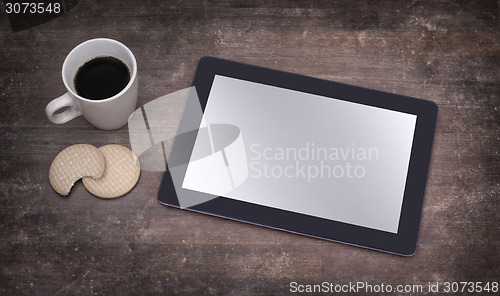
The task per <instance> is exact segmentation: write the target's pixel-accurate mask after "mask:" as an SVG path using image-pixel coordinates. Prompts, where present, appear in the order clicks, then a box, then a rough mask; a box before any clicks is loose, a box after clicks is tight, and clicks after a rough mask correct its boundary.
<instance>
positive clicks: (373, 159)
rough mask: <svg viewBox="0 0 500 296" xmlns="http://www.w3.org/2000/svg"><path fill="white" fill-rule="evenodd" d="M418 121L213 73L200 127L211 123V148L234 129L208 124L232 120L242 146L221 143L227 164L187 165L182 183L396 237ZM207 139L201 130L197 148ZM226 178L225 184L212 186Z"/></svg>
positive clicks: (404, 114) (195, 147)
mask: <svg viewBox="0 0 500 296" xmlns="http://www.w3.org/2000/svg"><path fill="white" fill-rule="evenodd" d="M365 99H369V98H365ZM416 120H417V116H416V115H414V114H409V113H403V112H398V111H392V110H388V109H383V108H378V107H373V106H367V105H363V104H359V103H353V102H349V101H345V100H339V99H336V98H332V97H324V96H320V95H314V94H310V93H305V92H300V91H296V90H290V89H286V88H281V87H275V86H270V85H266V84H262V83H255V82H251V81H247V80H240V79H236V78H231V77H226V76H223V75H215V77H214V80H213V83H212V88H211V90H210V93H209V96H208V100H207V104H206V106H205V111H204V114H203V119H202V123H201V126H200V129H199V133H200V131H202V130H206V128H207V127H208V136H209V138H210V143H211V147H210V149H212V151H213V152H217V150H218V148H217V147H216V144H214V142H215V140H214V139H215V138H221V137H222V138H224V137H225V136H226V137H229V136H230V135H225V134H224V133H234V129H230V131H227V132H225V131H224V129H211V128H210V126H212V125H228V126H234V127H236V128H238V130H239V133H240V136H241V142H242V147H243V149H242V150H241V151H231V150H229V149H226V150H224V149H223V152H224V153H225V154H224V155H223V156H224V157H223V161H224V164H225V165H226V167H227V170H225V169H216V167H217V165H214V163H213V162H210V161H206V162H204V163H199V162H198V163H196V162H194V161H190V162H189V164H188V166H187V170H186V174H185V176H184V180H183V183H182V187H183V188H185V189H188V190H193V191H196V192H202V193H207V194H211V195H215V196H224V197H226V198H230V199H234V200H239V201H244V202H248V203H252V204H257V205H262V206H267V207H272V208H276V209H281V210H286V211H291V212H295V213H300V214H305V215H311V216H315V217H321V218H324V219H328V220H333V221H338V222H343V223H348V224H352V225H357V226H362V227H366V228H370V229H375V230H381V231H385V232H389V233H395V234H397V233H398V226H399V222H400V216H401V207H402V203H403V196H404V190H405V185H406V179H407V173H408V167H409V162H410V153H411V150H412V145H413V137H414V131H415V124H416ZM203 128H205V129H203ZM203 145H204V143H202V141H201V136H200V134H198V136H197V138H196V141H195V144H194V148H193V153H195V151H197V150H199V149H202V148H203V147H202V146H203ZM231 153H232V155H230V154H231ZM207 172H209V173H208V174H207ZM203 173H204V174H203ZM200 174H202V175H203V176H204V177H203V178H201V179H200V177H199V176H200ZM228 176H229V180H230V184H231V186H229V187H227V186H216V185H217V184H218V182H219V181H218V180H221V179H225V178H227V177H228ZM214 184H215V185H214Z"/></svg>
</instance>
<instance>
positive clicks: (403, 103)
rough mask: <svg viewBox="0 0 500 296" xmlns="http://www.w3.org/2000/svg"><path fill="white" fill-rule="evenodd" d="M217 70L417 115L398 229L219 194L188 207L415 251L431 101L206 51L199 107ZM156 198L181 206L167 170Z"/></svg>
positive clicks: (382, 247) (372, 246)
mask: <svg viewBox="0 0 500 296" xmlns="http://www.w3.org/2000/svg"><path fill="white" fill-rule="evenodd" d="M215 75H222V76H227V77H232V78H237V79H242V80H247V81H251V82H256V83H261V84H266V85H271V86H276V87H281V88H286V89H290V90H296V91H301V92H306V93H311V94H315V95H321V96H325V97H329V98H335V99H339V100H343V101H348V102H353V103H359V104H363V105H368V106H373V107H379V108H384V109H389V110H393V111H399V112H403V113H407V114H414V115H416V116H417V120H416V125H415V132H414V138H413V144H412V149H411V156H410V163H409V167H408V174H407V178H406V185H405V190H404V198H403V204H402V209H401V217H400V221H399V228H398V232H397V234H394V233H390V232H385V231H380V230H375V229H370V228H366V227H361V226H356V225H352V224H347V223H343V222H338V221H332V220H328V219H324V218H319V217H314V216H309V215H305V214H299V213H295V212H290V211H286V210H280V209H276V208H271V207H266V206H262V205H257V204H252V203H248V202H243V201H238V200H234V199H230V198H225V197H222V196H220V197H217V198H215V199H212V200H210V201H207V202H205V203H202V204H198V205H196V206H193V207H190V208H187V209H188V210H193V211H197V212H203V213H206V214H211V215H216V216H220V217H224V218H229V219H234V220H238V221H243V222H248V223H252V224H257V225H261V226H265V227H271V228H276V229H281V230H285V231H289V232H294V233H299V234H303V235H308V236H313V237H318V238H322V239H326V240H331V241H336V242H342V243H347V244H352V245H357V246H361V247H366V248H370V249H376V250H380V251H385V252H389V253H395V254H399V255H404V256H411V255H413V254H414V252H415V249H416V244H417V237H418V232H419V225H420V218H421V213H422V206H423V201H424V195H425V187H426V181H427V174H428V168H429V162H430V157H431V148H432V143H433V138H434V127H435V122H436V116H437V105H436V104H435V103H433V102H430V101H425V100H420V99H415V98H411V97H406V96H401V95H396V94H391V93H386V92H381V91H376V90H371V89H366V88H361V87H356V86H351V85H346V84H342V83H338V82H333V81H328V80H322V79H318V78H313V77H308V76H303V75H298V74H293V73H288V72H282V71H277V70H271V69H267V68H262V67H257V66H252V65H247V64H242V63H238V62H233V61H228V60H222V59H218V58H213V57H204V58H202V59H201V60H200V62H199V64H198V69H197V71H196V75H195V78H194V81H193V86H195V87H196V91H197V93H198V97H199V101H200V104H201V106H202V109H203V111H204V110H205V106H206V104H207V100H208V96H209V94H210V89H211V87H212V83H213V80H214V77H215ZM174 149H175V143H174ZM158 199H159V201H160V202H161V203H162V204H165V205H169V206H174V207H179V201H178V200H177V196H176V193H175V188H174V186H173V183H172V179H171V176H170V173H169V172H168V171H167V172H165V174H164V176H163V180H162V183H161V186H160V190H159V192H158Z"/></svg>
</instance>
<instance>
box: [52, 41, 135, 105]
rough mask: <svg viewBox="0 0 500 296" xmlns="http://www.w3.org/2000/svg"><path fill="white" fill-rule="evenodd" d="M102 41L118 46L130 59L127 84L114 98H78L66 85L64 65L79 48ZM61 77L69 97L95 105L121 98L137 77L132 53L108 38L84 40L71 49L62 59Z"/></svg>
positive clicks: (123, 45)
mask: <svg viewBox="0 0 500 296" xmlns="http://www.w3.org/2000/svg"><path fill="white" fill-rule="evenodd" d="M102 41H105V42H111V43H114V44H117V45H118V46H121V47H122V48H124V49H125V51H126V52H127V53H128V54H129V55H130V56H131V57H132V59H131V60H132V69H130V70H131V72H132V73H131V76H130V80H129V82H128V83H127V85H126V86H125V87H124V88H123V89H122V90H121V91H120V92H119V93H117V94H115V95H114V96H112V97H109V98H105V99H101V100H91V99H87V98H85V97H82V96H80V95H79V94H78V93H76V91H74V90H73V89H72V88H71V86H70V85H69V84H68V81H67V80H66V77H65V75H64V74H65V73H64V70H65V69H66V65H67V62H68V59H69V58H70V56H72V55H73V54H75V52H77V51H78V50H79V49H80V48H82V47H83V46H85V45H87V44H88V43H93V42H102ZM95 57H99V55H96V56H95ZM85 63H86V62H85ZM61 75H62V79H63V83H64V86H65V87H66V89H67V90H68V91H69V92H70V93H71V95H73V96H75V97H77V98H78V99H80V100H83V101H87V102H92V103H96V104H98V103H105V102H109V101H112V100H114V99H116V98H118V97H120V96H122V95H123V94H124V93H125V92H127V91H128V90H129V89H130V87H131V86H132V84H133V83H134V81H135V79H136V77H137V61H136V59H135V56H134V53H133V52H132V51H131V50H130V48H128V47H127V46H126V45H125V44H123V43H121V42H120V41H117V40H114V39H110V38H94V39H89V40H86V41H84V42H82V43H80V44H78V45H77V46H75V48H73V49H72V50H71V51H70V52H69V53H68V55H67V56H66V58H65V59H64V62H63V65H62V71H61Z"/></svg>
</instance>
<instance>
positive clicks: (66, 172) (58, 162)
mask: <svg viewBox="0 0 500 296" xmlns="http://www.w3.org/2000/svg"><path fill="white" fill-rule="evenodd" d="M104 167H105V159H104V155H103V154H102V153H101V151H99V149H97V148H96V147H94V146H92V145H89V144H76V145H72V146H69V147H67V148H65V149H64V150H62V151H61V152H59V154H57V156H56V157H55V158H54V160H53V161H52V164H51V165H50V169H49V181H50V185H51V186H52V188H54V190H55V191H56V192H57V193H59V194H60V195H62V196H67V195H68V194H69V192H70V191H71V188H72V187H73V185H74V184H75V182H76V181H78V180H79V179H80V178H82V177H90V178H89V179H92V178H100V177H101V176H102V175H103V173H104Z"/></svg>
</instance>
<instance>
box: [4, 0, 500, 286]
mask: <svg viewBox="0 0 500 296" xmlns="http://www.w3.org/2000/svg"><path fill="white" fill-rule="evenodd" d="M4 2H5V1H4ZM499 5H500V4H499V2H498V1H497V0H494V1H490V0H482V1H480V0H477V1H476V0H472V1H411V2H410V1H396V0H389V1H371V0H364V1H342V0H340V1H280V0H278V1H240V0H235V1H229V0H228V1H186V2H183V1H147V2H146V1H132V0H128V1H117V0H115V1H83V0H82V1H80V2H79V3H78V4H77V5H76V6H75V7H74V8H73V9H71V10H70V11H68V12H67V13H66V14H64V15H62V16H60V17H57V18H55V19H53V20H51V21H49V22H47V23H44V24H41V25H38V26H34V27H32V28H29V29H26V30H22V31H19V32H16V33H14V32H13V31H12V30H11V26H10V23H9V19H8V18H7V14H6V13H5V11H4V6H3V5H1V6H0V7H1V8H2V11H1V12H0V98H1V101H0V176H1V177H0V237H1V240H0V294H1V295H73V294H75V295H76V294H79V295H157V294H162V295H170V294H195V295H204V294H209V295H221V294H230V295H272V294H274V295H281V294H288V293H290V283H291V282H297V283H299V284H321V283H322V282H331V283H336V284H348V283H349V282H358V281H359V282H361V281H362V282H367V283H369V284H372V285H380V284H392V285H397V284H403V285H406V284H411V285H412V284H422V285H424V289H423V292H422V293H420V294H429V295H437V293H430V292H429V291H428V289H427V286H428V283H429V282H433V283H435V282H439V283H440V284H441V287H442V285H443V283H444V282H446V281H448V282H453V281H473V282H476V281H480V282H488V281H489V282H492V281H496V282H499V281H500V230H499V229H500V228H499V223H500V207H499V202H500V201H499V198H500V194H499V193H500V184H499V183H500V155H499V150H500V70H499V69H500V15H499V14H500V9H499ZM97 37H108V38H114V39H117V40H119V41H121V42H123V43H125V44H126V45H127V46H129V47H130V48H131V49H132V51H133V52H134V53H135V55H136V58H137V61H138V65H139V79H140V87H139V105H142V104H145V103H147V102H149V101H151V100H153V99H155V98H157V97H159V96H162V95H164V94H167V93H170V92H173V91H176V90H179V89H182V88H185V87H188V86H189V85H190V83H191V81H192V78H193V75H194V72H195V68H196V65H197V62H198V61H199V59H200V58H201V57H203V56H215V57H221V58H226V59H231V60H235V61H240V62H245V63H250V64H254V65H260V66H265V67H270V68H274V69H279V70H284V71H290V72H295V73H299V74H304V75H310V76H314V77H319V78H324V79H328V80H334V81H339V82H344V83H348V84H352V85H357V86H362V87H367V88H372V89H377V90H382V91H387V92H392V93H397V94H402V95H407V96H412V97H417V98H422V99H427V100H431V101H434V102H436V103H437V104H438V106H439V115H438V121H437V127H436V134H435V143H434V149H433V154H432V161H431V166H430V174H429V179H428V186H427V191H426V199H425V204H424V209H423V217H422V222H421V228H420V236H419V241H418V247H417V252H416V254H415V255H414V256H413V257H408V258H407V257H400V256H396V255H390V254H386V253H382V252H377V251H371V250H367V249H362V248H357V247H352V246H348V245H343V244H339V243H333V242H327V241H323V240H319V239H314V238H308V237H303V236H299V235H294V234H290V233H285V232H281V231H277V230H271V229H266V228H262V227H258V226H252V225H247V224H244V223H239V222H235V221H229V220H225V219H221V218H215V217H210V216H207V215H203V214H197V213H192V212H187V211H183V210H178V209H174V208H169V207H165V206H162V205H160V204H159V203H158V201H157V199H156V193H157V190H158V186H159V183H160V179H161V174H159V173H153V172H142V175H141V177H140V180H139V183H138V184H137V186H136V187H135V188H134V189H133V191H132V192H130V193H129V194H127V195H126V196H124V197H122V198H119V199H115V200H102V199H98V198H96V197H94V196H92V195H91V194H89V193H88V192H87V191H86V190H85V188H84V187H83V185H82V184H81V182H78V183H77V184H76V185H75V186H74V188H73V190H72V192H71V194H70V195H69V197H67V198H63V197H61V196H59V195H58V194H57V193H55V192H54V190H53V189H52V188H51V187H50V184H49V181H48V170H49V166H50V163H51V161H52V159H53V158H54V157H55V156H56V155H57V153H58V152H59V151H61V150H62V149H63V148H65V147H67V146H69V145H72V144H76V143H90V144H93V145H95V146H101V145H105V144H111V143H116V144H122V145H125V146H130V143H129V139H128V130H127V127H126V126H125V127H123V128H121V129H119V130H117V131H101V130H97V129H96V128H94V127H92V126H91V125H90V124H88V123H87V122H86V120H85V119H83V118H82V117H80V118H77V119H74V120H73V121H71V122H69V123H66V124H63V125H55V124H52V123H51V122H49V121H48V119H47V118H46V117H45V114H44V108H45V106H46V105H47V103H48V102H49V101H50V100H52V99H54V98H55V97H57V96H59V95H61V94H63V93H64V91H65V89H64V86H63V83H62V80H61V65H62V63H63V61H64V58H65V56H66V55H67V54H68V52H69V51H70V50H71V49H72V48H73V47H75V46H76V45H77V44H79V43H81V42H83V41H85V40H87V39H92V38H97ZM178 112H179V114H180V112H181V110H180V108H179V110H178ZM173 121H174V120H172V122H173ZM353 294H356V293H353ZM392 294H393V295H394V293H392ZM403 294H404V293H403ZM408 294H410V293H408ZM476 294H477V295H479V293H476ZM476 294H474V295H476ZM491 295H492V294H491Z"/></svg>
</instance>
